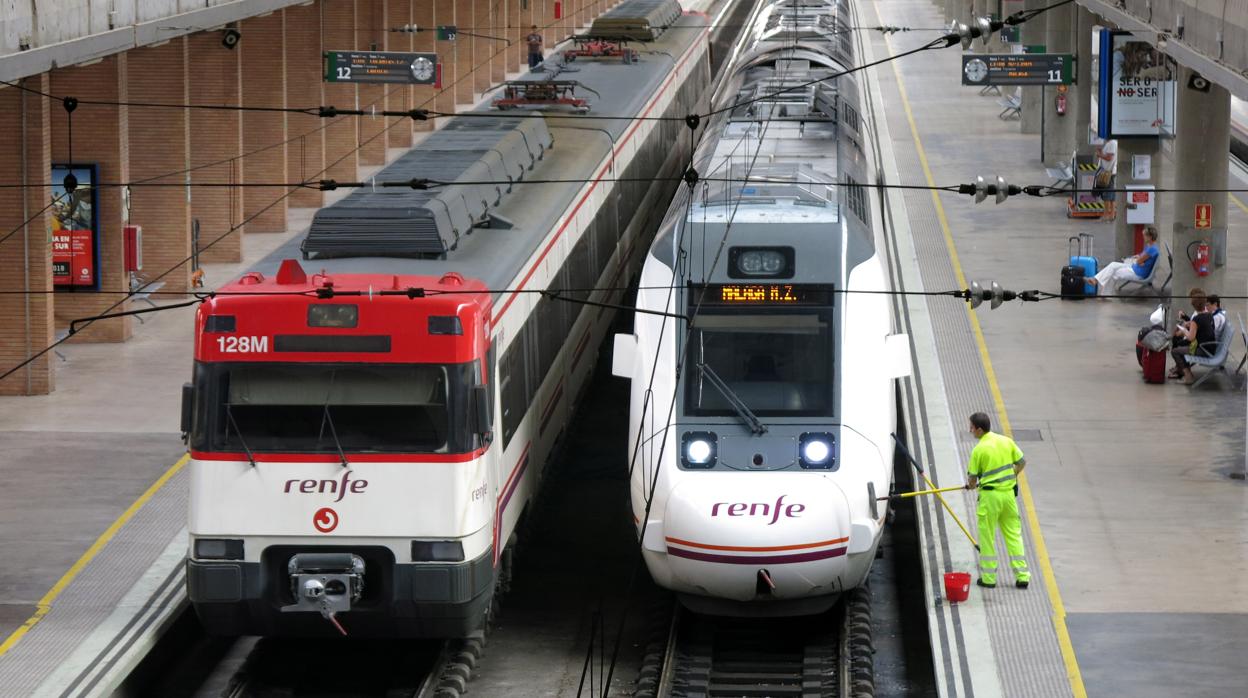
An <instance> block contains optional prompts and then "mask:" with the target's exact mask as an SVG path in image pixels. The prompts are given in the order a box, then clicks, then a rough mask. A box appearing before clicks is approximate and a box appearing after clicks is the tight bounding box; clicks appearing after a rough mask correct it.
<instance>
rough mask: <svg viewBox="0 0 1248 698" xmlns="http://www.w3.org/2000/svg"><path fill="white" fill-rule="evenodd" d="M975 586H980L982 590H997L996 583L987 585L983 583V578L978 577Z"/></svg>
mask: <svg viewBox="0 0 1248 698" xmlns="http://www.w3.org/2000/svg"><path fill="white" fill-rule="evenodd" d="M975 586H981V587H983V588H985V589H996V588H997V583H996V582H993V583H992V584H989V583H988V582H985V581H984V578H983V577H980V578H979V579H976V580H975Z"/></svg>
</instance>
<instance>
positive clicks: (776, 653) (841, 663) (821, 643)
mask: <svg viewBox="0 0 1248 698" xmlns="http://www.w3.org/2000/svg"><path fill="white" fill-rule="evenodd" d="M668 638H669V639H668V646H667V648H666V651H665V652H664V653H663V660H662V664H663V665H662V667H660V668H659V669H658V671H657V674H658V675H659V676H660V679H659V681H658V683H657V687H656V689H655V690H654V691H653V692H651V691H648V690H642V691H639V692H638V696H650V695H657V696H659V697H660V698H713V697H717V696H751V697H752V696H800V697H801V698H869V697H870V696H874V695H875V689H874V681H873V678H872V677H873V671H872V662H873V652H874V649H873V647H872V644H871V602H870V592H869V591H867V590H866V589H865V588H861V589H857V590H855V591H854V592H852V593H850V594H849V595H847V597H846V598H844V599H842V601H841V603H839V604H837V605H836V606H835V607H834V608H832V609H831V610H830V611H827V612H826V613H822V614H819V615H815V616H804V617H797V618H725V617H711V616H702V615H698V614H695V613H693V612H691V611H688V610H685V609H683V608H679V607H677V608H676V610H675V611H674V612H673V614H672V626H671V629H670V632H669V634H668Z"/></svg>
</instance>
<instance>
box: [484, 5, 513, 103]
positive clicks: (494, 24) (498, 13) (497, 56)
mask: <svg viewBox="0 0 1248 698" xmlns="http://www.w3.org/2000/svg"><path fill="white" fill-rule="evenodd" d="M489 3H490V32H489V33H490V36H497V37H498V38H499V39H500V40H498V41H491V42H490V84H491V85H497V84H498V83H500V82H502V81H503V80H506V79H507V54H508V46H507V42H506V41H505V39H508V38H510V37H508V36H507V32H508V28H507V0H489Z"/></svg>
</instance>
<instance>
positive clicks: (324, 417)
mask: <svg viewBox="0 0 1248 698" xmlns="http://www.w3.org/2000/svg"><path fill="white" fill-rule="evenodd" d="M337 375H338V369H334V370H333V371H330V373H329V388H328V389H326V390H325V409H324V411H323V412H321V431H320V433H318V434H317V435H316V440H317V441H318V442H319V441H320V440H321V437H322V436H324V435H325V425H326V424H328V425H329V435H330V436H332V437H334V447H335V448H337V449H338V457H339V458H341V459H342V467H344V468H350V467H351V464H350V463H349V462H347V454H346V452H345V451H343V450H342V442H341V441H339V440H338V430H337V429H335V428H334V418H333V417H331V416H330V415H329V401H330V398H331V397H332V396H333V394H334V378H335V377H337Z"/></svg>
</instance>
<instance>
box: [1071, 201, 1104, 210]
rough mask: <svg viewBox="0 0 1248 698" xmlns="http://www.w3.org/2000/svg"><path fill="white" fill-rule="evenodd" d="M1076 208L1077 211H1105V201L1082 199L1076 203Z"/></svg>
mask: <svg viewBox="0 0 1248 698" xmlns="http://www.w3.org/2000/svg"><path fill="white" fill-rule="evenodd" d="M1074 210H1076V211H1104V210H1105V202H1104V201H1080V202H1079V203H1077V204H1074Z"/></svg>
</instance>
